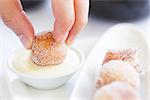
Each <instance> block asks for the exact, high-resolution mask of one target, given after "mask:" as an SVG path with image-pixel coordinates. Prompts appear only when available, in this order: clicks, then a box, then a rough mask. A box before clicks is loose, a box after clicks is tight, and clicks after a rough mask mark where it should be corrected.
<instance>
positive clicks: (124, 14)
mask: <svg viewBox="0 0 150 100" xmlns="http://www.w3.org/2000/svg"><path fill="white" fill-rule="evenodd" d="M21 3H22V5H23V8H24V10H25V11H26V13H27V15H28V16H29V19H30V21H31V23H32V25H33V27H34V30H35V33H39V32H41V31H45V30H52V28H53V23H54V17H53V13H52V9H51V2H50V0H21ZM60 10H61V9H60ZM149 13H150V0H90V11H89V22H88V24H87V26H86V28H85V29H84V30H83V31H82V32H81V33H80V34H79V35H78V36H77V38H76V41H75V43H74V44H73V45H77V46H78V48H80V49H82V51H83V52H84V53H85V57H87V56H88V54H89V53H90V51H91V49H92V48H93V46H94V44H95V43H96V41H97V40H98V39H99V38H100V37H101V36H102V35H103V33H104V32H105V31H106V30H107V29H108V28H109V27H111V26H112V25H114V24H117V23H121V22H122V23H126V22H128V23H133V24H135V25H137V26H138V27H140V28H141V29H142V30H143V31H144V32H145V34H143V35H144V36H145V38H146V39H147V40H148V34H149V32H150V30H149V28H148V26H149V25H150V14H149ZM8 44H9V46H8ZM20 46H22V44H21V42H20V41H19V39H18V38H17V37H16V35H15V34H14V33H13V32H12V31H11V30H10V29H8V28H7V27H6V26H5V25H4V24H3V22H2V21H1V20H0V48H2V49H0V62H2V60H3V59H5V57H6V56H8V55H10V54H11V53H12V51H13V50H14V49H16V48H17V47H20ZM0 64H1V63H0ZM4 75H5V73H4V72H3V70H2V65H0V97H9V95H8V94H9V93H8V87H7V84H6V83H5V81H4V77H5V76H4ZM74 81H75V80H74ZM74 81H72V82H71V83H69V84H70V86H67V88H66V87H65V88H63V89H62V91H61V89H60V90H59V92H60V91H61V93H59V95H65V96H69V95H70V93H71V91H72V89H73V86H74V83H75V82H74ZM65 89H66V91H65ZM64 91H65V92H64ZM36 92H37V91H36ZM0 99H1V98H0Z"/></svg>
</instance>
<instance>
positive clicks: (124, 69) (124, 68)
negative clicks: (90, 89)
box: [96, 60, 140, 89]
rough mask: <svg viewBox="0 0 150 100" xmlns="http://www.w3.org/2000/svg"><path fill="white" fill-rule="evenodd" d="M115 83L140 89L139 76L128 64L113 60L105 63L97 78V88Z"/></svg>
mask: <svg viewBox="0 0 150 100" xmlns="http://www.w3.org/2000/svg"><path fill="white" fill-rule="evenodd" d="M113 81H121V82H124V83H127V84H129V85H131V86H132V87H134V88H135V89H139V88H140V78H139V75H138V73H137V72H136V70H135V69H134V68H133V67H131V65H130V64H129V63H128V62H124V61H119V60H113V61H109V62H108V63H105V64H104V65H103V67H102V68H101V69H100V72H99V75H98V77H97V80H96V88H100V87H101V86H103V85H106V84H109V83H111V82H113Z"/></svg>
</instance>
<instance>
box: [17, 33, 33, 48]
mask: <svg viewBox="0 0 150 100" xmlns="http://www.w3.org/2000/svg"><path fill="white" fill-rule="evenodd" d="M19 39H20V40H21V42H22V44H23V46H24V47H25V48H26V49H30V48H31V46H32V39H30V38H28V37H27V36H25V35H20V36H19Z"/></svg>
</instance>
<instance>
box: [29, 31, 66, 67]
mask: <svg viewBox="0 0 150 100" xmlns="http://www.w3.org/2000/svg"><path fill="white" fill-rule="evenodd" d="M66 48H67V47H66V44H65V43H58V42H56V41H55V40H54V39H53V37H52V33H51V32H43V33H41V34H38V35H37V36H36V37H35V39H34V41H33V45H32V54H31V59H32V60H33V62H35V63H36V64H38V65H53V64H60V63H62V62H63V61H64V59H65V56H66Z"/></svg>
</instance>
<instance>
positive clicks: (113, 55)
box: [103, 48, 142, 73]
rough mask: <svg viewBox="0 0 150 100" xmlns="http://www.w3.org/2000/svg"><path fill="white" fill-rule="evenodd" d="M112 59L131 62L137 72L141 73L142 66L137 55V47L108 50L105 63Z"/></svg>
mask: <svg viewBox="0 0 150 100" xmlns="http://www.w3.org/2000/svg"><path fill="white" fill-rule="evenodd" d="M111 60H121V61H125V62H129V63H130V64H131V65H132V66H133V67H134V68H135V70H136V71H137V72H139V73H141V72H142V70H141V66H140V64H139V61H138V59H137V57H136V49H134V48H129V49H122V50H121V49H120V50H108V52H107V53H106V55H105V58H104V61H103V64H105V63H107V62H109V61H111Z"/></svg>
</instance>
